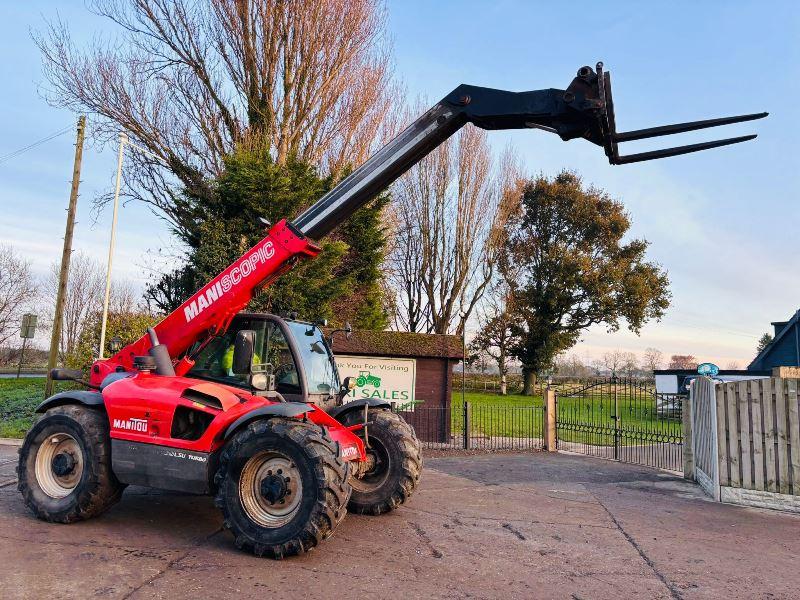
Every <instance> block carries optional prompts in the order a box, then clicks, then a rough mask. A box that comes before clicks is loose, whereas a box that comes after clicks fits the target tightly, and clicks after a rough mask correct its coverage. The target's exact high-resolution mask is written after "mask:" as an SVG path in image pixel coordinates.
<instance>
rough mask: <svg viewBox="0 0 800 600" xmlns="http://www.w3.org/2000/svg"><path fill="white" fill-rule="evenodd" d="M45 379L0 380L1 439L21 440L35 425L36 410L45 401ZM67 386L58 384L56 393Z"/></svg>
mask: <svg viewBox="0 0 800 600" xmlns="http://www.w3.org/2000/svg"><path fill="white" fill-rule="evenodd" d="M46 381H47V380H46V379H45V378H44V377H20V378H19V379H0V437H8V438H21V437H24V436H25V432H26V431H28V429H29V428H30V426H31V423H33V419H34V418H35V414H34V412H33V411H34V410H35V409H36V407H37V406H38V405H39V404H40V403H41V402H42V400H44V386H45V382H46ZM67 387H68V385H67V384H59V383H57V384H56V391H61V390H62V389H66V388H67Z"/></svg>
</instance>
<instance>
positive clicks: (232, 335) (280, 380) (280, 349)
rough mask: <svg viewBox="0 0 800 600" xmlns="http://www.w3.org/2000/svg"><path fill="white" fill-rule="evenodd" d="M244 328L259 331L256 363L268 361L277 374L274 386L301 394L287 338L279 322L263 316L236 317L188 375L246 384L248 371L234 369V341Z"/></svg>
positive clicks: (284, 392) (197, 357)
mask: <svg viewBox="0 0 800 600" xmlns="http://www.w3.org/2000/svg"><path fill="white" fill-rule="evenodd" d="M243 329H252V330H253V331H255V332H256V343H255V348H254V350H255V352H254V354H253V363H254V364H255V365H261V364H264V363H266V364H267V365H269V367H270V368H271V371H272V373H273V374H274V375H275V389H276V391H278V392H280V393H281V394H282V395H284V396H286V395H291V396H296V395H299V394H301V393H302V389H301V387H300V381H299V378H298V376H297V368H296V367H295V364H294V359H293V358H292V352H291V350H290V349H289V344H288V343H287V342H286V337H285V336H284V335H283V332H282V331H281V329H280V327H279V326H278V325H277V324H276V323H272V322H269V321H266V320H264V319H236V320H234V322H233V323H232V324H231V327H230V328H229V329H228V331H226V332H225V333H224V334H223V335H220V336H217V337H215V338H214V339H212V340H211V341H210V342H209V343H208V344H207V345H206V346H205V347H204V348H203V349H202V350H201V351H200V352H199V353H198V354H197V355H196V356H195V357H194V360H195V365H194V367H192V369H191V370H190V371H189V373H188V375H189V377H197V378H200V379H210V380H212V381H219V382H220V383H226V384H228V385H236V386H239V387H247V374H246V373H245V374H236V373H234V372H233V370H232V367H233V344H234V340H235V339H236V334H237V333H238V332H239V331H241V330H243Z"/></svg>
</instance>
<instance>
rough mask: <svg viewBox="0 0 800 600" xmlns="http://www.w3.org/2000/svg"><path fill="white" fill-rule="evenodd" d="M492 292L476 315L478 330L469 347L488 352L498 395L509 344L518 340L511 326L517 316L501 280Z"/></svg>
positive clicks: (505, 372)
mask: <svg viewBox="0 0 800 600" xmlns="http://www.w3.org/2000/svg"><path fill="white" fill-rule="evenodd" d="M492 292H493V293H492V294H491V296H490V297H489V301H488V302H487V303H486V307H485V309H484V310H483V311H481V313H482V314H480V316H479V322H480V330H479V331H478V333H477V334H476V335H475V337H474V338H473V339H472V342H471V343H470V349H471V350H472V351H473V352H475V353H477V354H479V355H488V356H489V357H491V358H492V359H493V360H494V362H495V363H497V370H498V371H499V373H500V395H501V396H505V395H506V390H507V378H506V376H507V375H508V362H509V358H510V354H511V347H512V345H513V344H514V343H516V342H517V341H518V337H517V335H516V334H515V327H514V325H515V322H516V320H517V319H518V317H517V316H516V315H515V313H514V307H513V305H512V302H511V294H510V292H509V289H508V286H507V285H506V284H505V283H503V282H501V283H499V284H498V285H497V286H495V288H494V289H493V290H492Z"/></svg>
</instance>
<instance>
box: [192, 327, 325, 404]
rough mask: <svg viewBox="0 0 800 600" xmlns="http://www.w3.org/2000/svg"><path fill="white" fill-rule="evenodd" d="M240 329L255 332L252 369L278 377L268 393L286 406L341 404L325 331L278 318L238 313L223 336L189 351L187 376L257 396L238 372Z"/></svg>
mask: <svg viewBox="0 0 800 600" xmlns="http://www.w3.org/2000/svg"><path fill="white" fill-rule="evenodd" d="M240 331H252V332H254V333H255V339H254V345H253V371H254V372H265V373H266V374H267V375H268V376H270V375H271V376H274V388H272V389H270V390H268V391H270V392H272V391H274V392H277V393H278V394H279V395H280V397H282V399H283V400H286V401H287V402H311V403H314V404H317V405H319V406H320V407H322V408H325V407H329V406H331V405H334V404H335V403H336V398H337V395H338V393H339V390H340V383H339V373H338V371H337V370H336V363H335V362H334V358H333V353H332V352H331V350H330V347H329V346H328V343H327V341H326V340H325V337H324V336H323V334H322V331H321V330H320V328H319V327H317V326H316V325H315V324H313V323H308V322H306V321H298V320H293V319H282V318H281V317H278V316H276V315H270V314H263V313H240V314H238V315H237V316H236V317H234V319H233V321H232V322H231V325H230V327H228V329H227V331H226V332H225V333H224V334H222V335H219V336H215V337H214V338H212V339H211V340H210V341H208V342H207V343H205V344H204V345H203V346H200V345H199V344H198V345H197V347H198V348H199V350H197V349H193V351H190V353H189V355H190V356H192V358H193V359H194V361H195V365H194V367H192V369H191V370H190V371H189V372H188V373H187V376H188V377H195V378H198V379H205V380H208V381H214V382H217V383H224V384H226V385H232V386H236V387H240V388H244V389H247V390H248V391H249V392H251V393H253V392H256V391H257V390H255V389H254V387H253V386H252V385H251V378H250V373H236V372H234V347H235V343H236V337H237V334H238V333H239V332H240ZM270 381H271V378H270ZM279 399H280V398H279Z"/></svg>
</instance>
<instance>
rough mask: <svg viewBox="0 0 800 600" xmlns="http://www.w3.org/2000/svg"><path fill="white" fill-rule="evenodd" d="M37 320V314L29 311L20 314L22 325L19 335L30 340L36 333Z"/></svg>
mask: <svg viewBox="0 0 800 600" xmlns="http://www.w3.org/2000/svg"><path fill="white" fill-rule="evenodd" d="M38 320H39V316H38V315H34V314H31V313H27V314H24V315H22V327H21V329H20V332H19V337H21V338H22V339H24V340H32V339H33V335H34V334H35V333H36V321H38Z"/></svg>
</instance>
